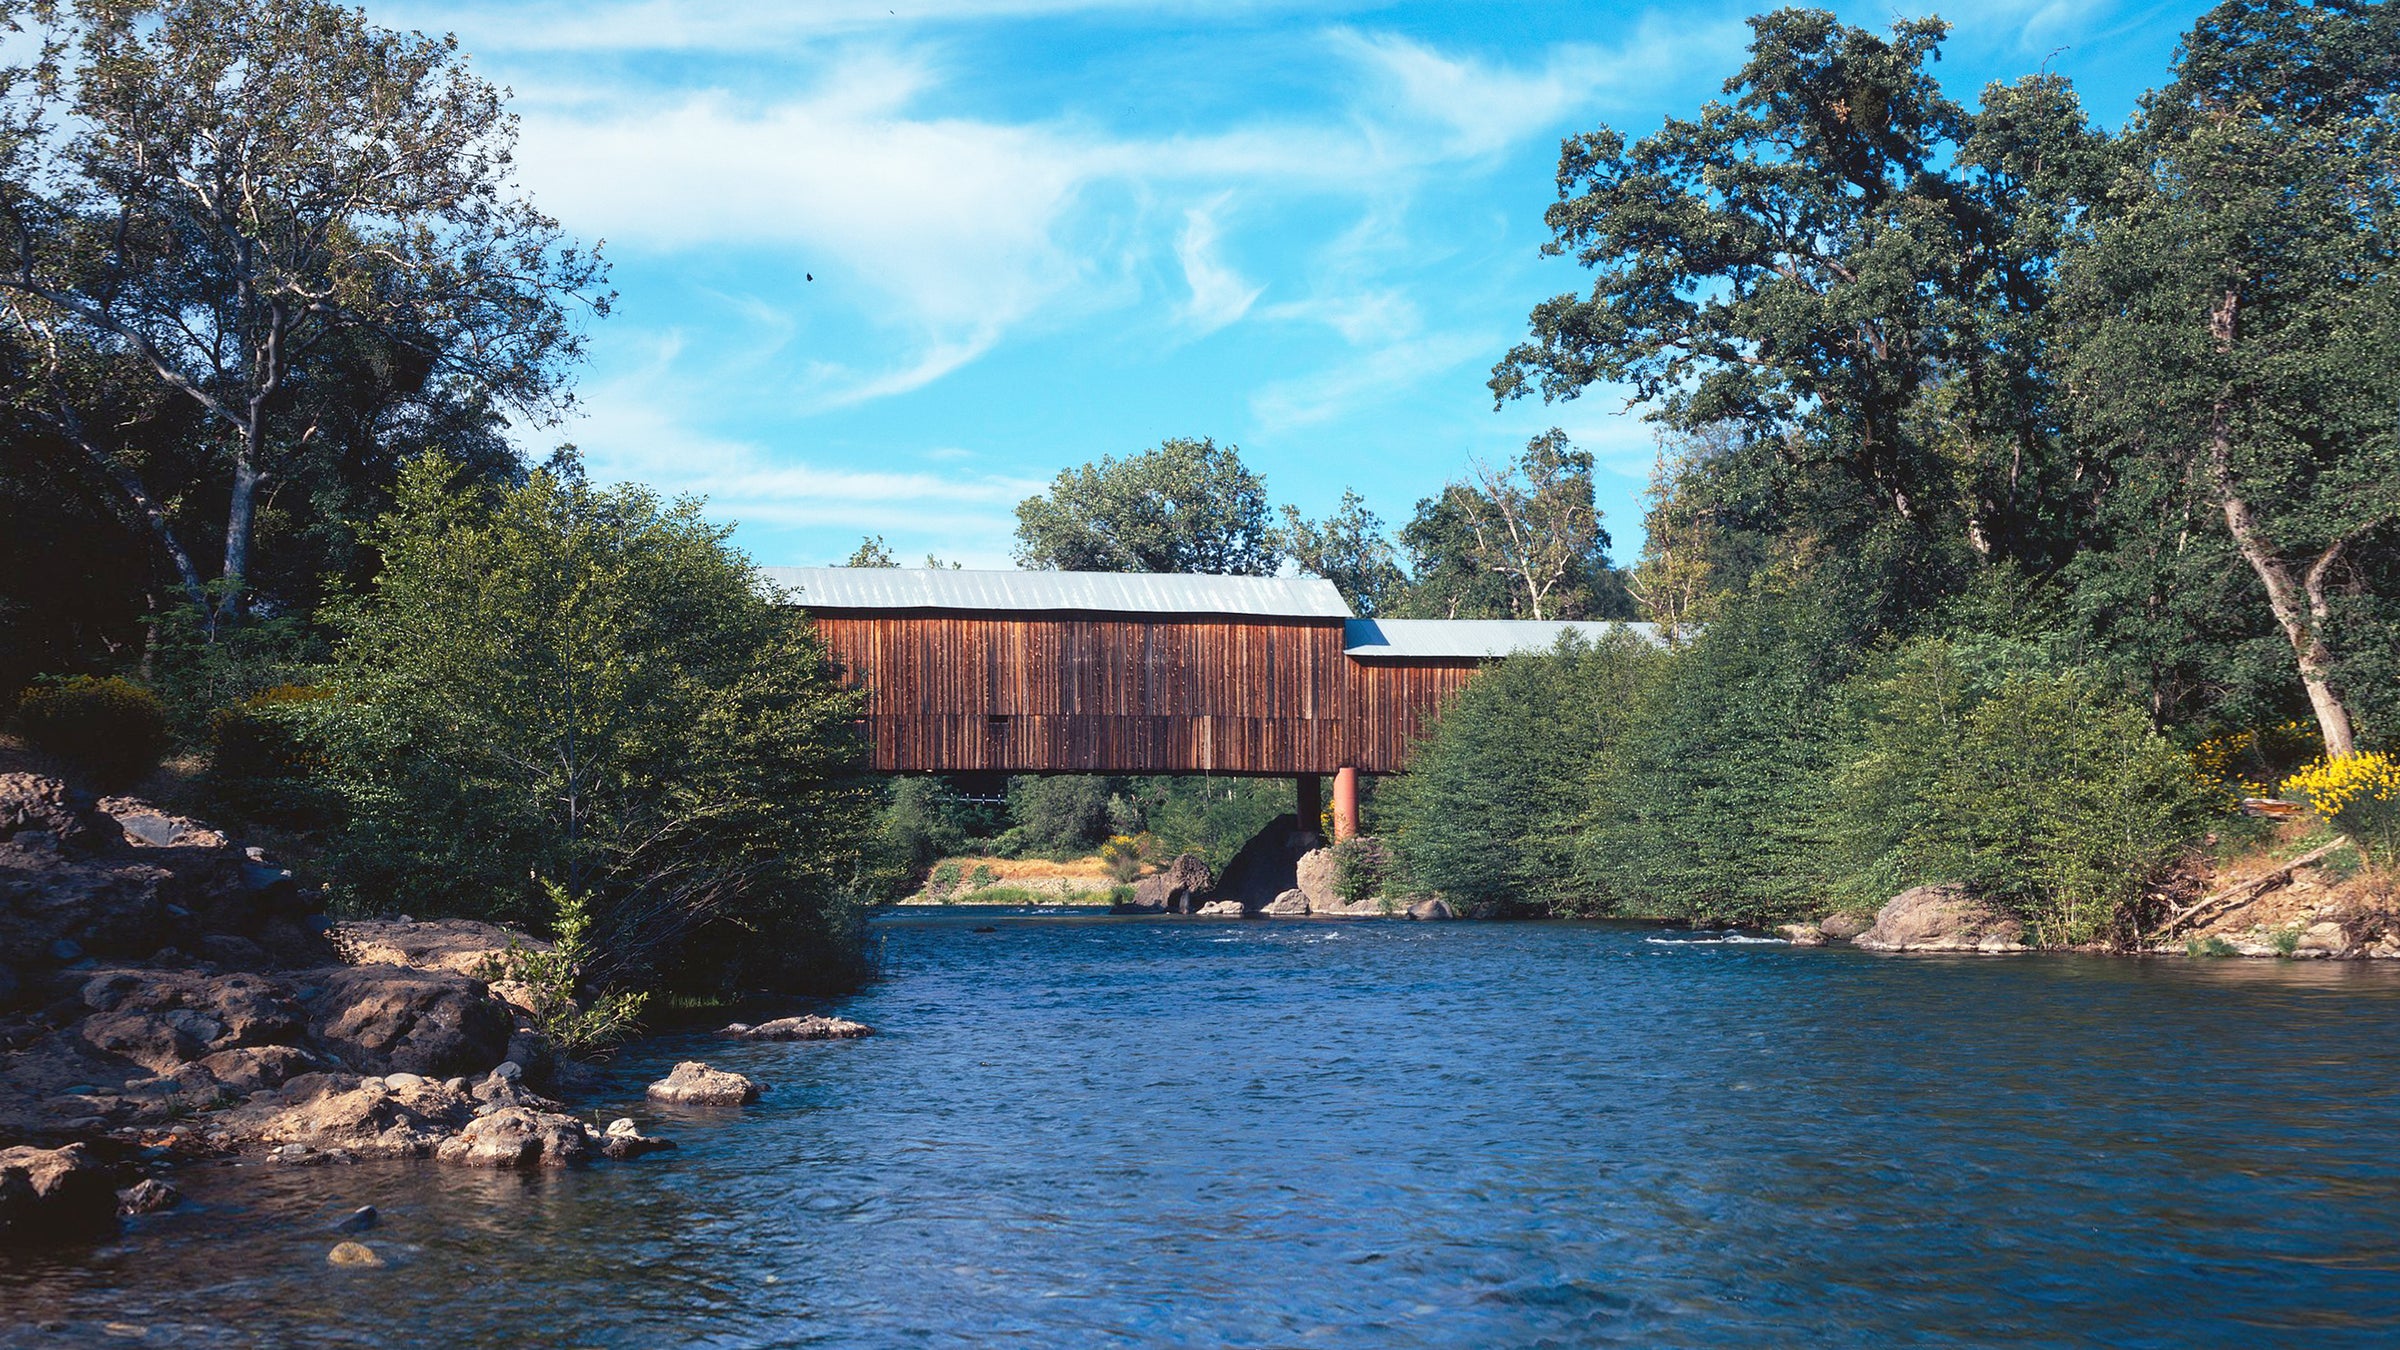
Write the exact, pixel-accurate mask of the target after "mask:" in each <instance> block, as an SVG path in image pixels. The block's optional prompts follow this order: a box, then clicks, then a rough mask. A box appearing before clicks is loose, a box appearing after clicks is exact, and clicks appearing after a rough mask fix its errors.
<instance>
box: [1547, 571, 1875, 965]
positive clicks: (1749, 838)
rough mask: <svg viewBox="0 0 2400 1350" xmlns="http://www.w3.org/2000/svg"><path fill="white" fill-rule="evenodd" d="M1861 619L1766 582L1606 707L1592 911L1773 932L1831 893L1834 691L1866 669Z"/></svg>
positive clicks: (1594, 817)
mask: <svg viewBox="0 0 2400 1350" xmlns="http://www.w3.org/2000/svg"><path fill="white" fill-rule="evenodd" d="M1860 608H1861V606H1860V605H1859V604H1858V603H1857V602H1856V601H1855V600H1854V599H1852V598H1847V597H1845V596H1844V595H1843V594H1842V593H1841V592H1839V591H1837V590H1833V589H1830V588H1821V587H1819V586H1817V585H1816V584H1815V583H1814V582H1813V581H1812V582H1810V583H1806V584H1803V583H1799V582H1793V581H1788V580H1779V581H1778V582H1777V583H1776V584H1775V585H1772V586H1770V585H1763V584H1762V585H1761V587H1760V588H1759V589H1757V590H1755V591H1752V592H1748V593H1745V594H1742V595H1739V596H1733V597H1729V598H1727V599H1726V600H1725V601H1724V602H1723V603H1722V604H1721V605H1720V606H1719V607H1718V609H1717V611H1716V613H1715V615H1714V617H1713V618H1712V619H1711V621H1710V623H1709V625H1708V627H1707V628H1706V629H1705V630H1704V631H1703V632H1702V633H1701V634H1700V636H1699V637H1698V639H1696V640H1694V641H1692V642H1690V643H1688V644H1686V645H1685V646H1684V647H1683V648H1682V649H1681V650H1679V651H1677V652H1675V653H1674V654H1673V655H1672V656H1668V657H1665V658H1664V659H1663V660H1661V661H1660V662H1659V663H1658V664H1657V665H1656V666H1655V667H1654V674H1653V675H1652V677H1651V678H1648V679H1645V680H1642V681H1639V682H1632V683H1628V684H1627V685H1626V686H1625V687H1624V688H1623V689H1622V690H1621V691H1620V692H1615V693H1611V694H1608V695H1606V696H1605V697H1603V698H1602V699H1601V700H1600V701H1599V702H1598V703H1597V704H1596V706H1595V710H1594V713H1593V715H1594V716H1595V717H1604V718H1607V719H1608V726H1609V728H1610V731H1609V735H1608V736H1607V738H1606V745H1605V753H1602V754H1600V756H1599V762H1598V763H1597V764H1596V765H1594V766H1593V768H1592V770H1591V773H1590V778H1591V786H1590V787H1589V788H1588V789H1586V793H1587V797H1588V802H1589V805H1588V807H1587V809H1586V811H1585V814H1584V816H1583V818H1582V821H1581V833H1580V836H1579V838H1578V840H1577V846H1578V849H1577V853H1576V855H1575V858H1574V864H1575V866H1576V868H1577V876H1578V878H1579V879H1580V880H1581V881H1582V883H1583V886H1582V894H1581V895H1579V896H1578V897H1577V900H1576V902H1577V904H1578V906H1579V907H1584V906H1589V907H1594V908H1601V909H1615V910H1631V911H1632V912H1636V913H1641V914H1646V915H1657V916H1661V917H1678V918H1685V919H1690V920H1694V921H1708V922H1718V921H1742V922H1752V923H1764V922H1769V921H1772V920H1775V919H1779V918H1785V917H1798V916H1800V911H1804V910H1806V909H1808V908H1809V907H1810V906H1811V905H1812V904H1813V902H1814V900H1815V898H1816V897H1819V896H1821V895H1823V894H1824V891H1825V889H1826V887H1827V886H1828V885H1829V884H1830V882H1831V877H1830V875H1829V873H1828V867H1829V865H1830V863H1831V860H1830V859H1829V858H1828V857H1827V855H1826V849H1825V839H1824V833H1825V831H1824V824H1823V817H1824V796H1825V786H1826V779H1827V777H1828V775H1829V774H1830V773H1831V772H1832V771H1833V770H1834V768H1835V767H1836V766H1837V765H1838V764H1839V763H1840V762H1841V758H1840V757H1841V747H1840V746H1839V744H1838V743H1837V733H1836V727H1835V721H1836V718H1835V711H1836V708H1835V704H1834V701H1833V699H1832V694H1833V691H1834V690H1835V689H1836V688H1838V687H1839V685H1840V682H1841V681H1842V680H1843V679H1845V678H1847V677H1848V676H1849V675H1850V673H1851V672H1852V671H1854V670H1855V669H1856V668H1857V661H1858V652H1859V634H1860V624H1861V623H1862V622H1863V620H1861V619H1860V617H1859V616H1858V613H1857V611H1858V610H1859V609H1860ZM1553 790H1555V789H1553Z"/></svg>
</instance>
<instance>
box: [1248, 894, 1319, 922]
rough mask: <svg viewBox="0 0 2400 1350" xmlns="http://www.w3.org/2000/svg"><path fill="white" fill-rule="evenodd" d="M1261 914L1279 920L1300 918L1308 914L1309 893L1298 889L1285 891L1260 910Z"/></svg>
mask: <svg viewBox="0 0 2400 1350" xmlns="http://www.w3.org/2000/svg"><path fill="white" fill-rule="evenodd" d="M1259 913H1261V914H1266V915H1271V916H1273V917H1275V918H1278V919H1291V918H1298V917H1299V916H1301V915H1303V914H1306V913H1308V893H1307V892H1306V891H1303V890H1300V889H1298V888H1296V887H1295V888H1294V889H1292V890H1288V891H1285V892H1283V893H1282V894H1281V895H1278V896H1276V897H1275V898H1274V899H1273V900H1270V901H1268V902H1267V907H1266V908H1265V909H1262V910H1260V911H1259Z"/></svg>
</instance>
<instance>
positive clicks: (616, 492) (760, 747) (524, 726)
mask: <svg viewBox="0 0 2400 1350" xmlns="http://www.w3.org/2000/svg"><path fill="white" fill-rule="evenodd" d="M450 475H451V468H450V466H448V465H447V464H446V463H444V462H442V461H440V460H436V459H427V460H425V461H422V462H420V463H419V464H417V465H415V466H412V468H411V469H410V471H409V472H408V473H407V474H406V475H404V476H403V479H402V481H401V484H400V490H399V498H398V500H399V504H398V507H397V509H396V510H395V511H394V513H393V514H392V515H391V516H390V517H388V518H387V519H386V520H385V521H384V522H383V523H382V524H381V525H380V526H379V527H378V528H377V529H376V531H375V532H374V541H375V543H376V544H377V546H378V547H379V548H380V549H381V550H382V552H383V556H384V561H385V565H384V571H383V573H382V575H381V576H380V577H379V578H378V580H377V583H376V585H375V586H374V588H373V589H372V590H370V591H368V592H366V593H364V594H362V595H360V596H359V597H358V598H357V599H356V600H355V601H353V602H351V603H349V604H347V605H345V606H344V607H343V608H342V609H341V610H340V611H339V612H338V614H337V615H336V623H337V625H338V628H339V630H340V632H341V634H342V638H341V641H340V643H339V646H338V648H337V650H336V653H335V660H334V664H333V666H332V669H331V671H330V678H329V681H328V682H329V684H330V685H331V687H332V688H333V689H334V690H335V692H336V693H337V694H338V695H339V697H338V698H334V699H329V700H325V701H323V702H321V703H318V704H314V705H312V717H311V719H310V724H311V730H312V733H313V735H314V737H315V743H316V744H317V745H319V746H322V747H323V750H324V753H325V754H326V756H327V761H328V763H329V765H330V768H329V770H328V772H327V775H326V777H327V780H328V782H329V784H330V786H331V787H332V788H333V789H334V790H335V791H336V792H337V793H338V794H339V795H340V798H341V800H342V803H343V806H344V808H345V812H346V820H345V824H344V828H343V829H342V830H341V832H340V833H339V835H338V837H337V838H336V839H335V840H334V841H333V843H332V846H331V848H330V850H329V862H330V863H331V864H332V870H333V875H334V879H335V881H336V884H337V885H338V887H339V888H340V891H341V892H342V894H343V895H344V896H345V897H346V898H347V899H348V900H349V901H350V902H351V903H353V904H356V905H359V906H361V907H363V908H368V909H380V908H385V907H392V906H398V905H403V904H405V905H406V906H407V907H408V908H409V909H410V911H411V912H413V913H418V914H425V913H449V914H466V915H477V916H483V917H490V918H499V919H516V920H519V921H530V922H542V921H546V920H548V919H549V918H550V917H551V912H550V911H551V906H550V905H549V904H548V902H547V900H546V893H545V891H544V889H543V888H542V887H541V886H538V885H536V884H535V883H534V882H533V880H532V879H533V878H537V877H540V878H553V879H555V880H556V881H557V883H558V884H559V885H560V886H562V887H564V888H565V890H566V892H567V894H568V895H569V896H570V897H572V898H574V899H575V900H576V901H578V902H580V903H585V904H588V905H589V906H590V907H591V908H590V913H591V916H592V923H593V934H594V936H593V950H594V951H595V953H596V954H597V955H596V957H595V967H594V968H592V969H587V970H586V971H585V972H584V974H585V978H587V979H591V980H596V981H597V982H599V983H601V984H604V985H616V986H625V987H633V986H639V985H644V984H647V983H649V982H651V981H652V980H656V979H665V980H667V981H668V982H669V983H671V984H674V985H678V986H681V987H687V988H688V987H719V986H723V987H736V988H755V987H758V986H759V985H762V984H765V985H774V986H782V987H798V986H803V985H807V984H810V983H825V982H832V981H838V980H843V979H849V978H855V976H856V975H857V974H858V973H859V972H860V970H861V969H862V966H861V960H862V958H861V946H860V944H861V941H862V938H863V934H862V931H861V929H860V926H859V925H860V920H861V916H862V912H863V908H864V906H865V905H866V903H867V897H868V895H869V894H871V893H872V892H875V891H878V890H881V889H885V888H886V887H888V885H889V884H890V883H889V881H888V880H879V879H877V878H876V877H875V876H874V875H873V873H872V867H873V858H874V856H875V852H876V851H875V849H874V847H873V842H874V840H873V827H874V818H873V813H874V805H875V803H874V796H873V789H872V788H871V787H870V785H869V784H868V783H867V781H866V780H865V779H864V778H863V776H861V774H860V773H859V769H860V759H861V754H860V746H859V743H858V742H857V740H856V738H855V736H854V735H853V733H852V731H851V725H850V724H851V722H852V720H853V719H854V718H856V717H857V716H858V715H859V706H860V704H859V699H858V697H857V695H855V694H854V693H850V692H846V691H844V690H842V689H841V688H839V687H838V686H837V685H836V684H835V683H834V681H833V679H832V677H831V675H830V673H829V672H828V670H827V668H826V664H825V660H824V654H823V651H822V649H821V648H820V646H819V645H818V642H817V640H816V637H815V635H814V633H813V631H812V630H811V628H810V627H809V625H808V623H807V620H806V619H805V617H804V616H803V615H801V614H800V612H798V611H797V610H794V609H792V608H790V607H788V606H785V605H782V604H779V603H777V602H776V601H774V600H773V599H771V598H770V597H768V596H766V595H764V594H762V593H761V592H760V590H759V588H758V587H757V585H756V582H755V579H754V574H753V572H752V570H751V568H750V566H749V563H748V561H747V560H746V559H744V558H743V557H742V556H741V555H740V554H738V553H735V552H734V551H732V550H731V549H730V548H728V547H727V546H726V545H725V542H724V535H725V532H724V530H722V529H721V528H719V527H716V526H713V525H710V524H709V523H707V522H706V521H705V520H704V519H703V518H702V517H701V514H700V507H699V504H698V503H697V502H692V501H683V502H677V503H675V504H672V505H667V504H662V503H661V502H659V501H658V500H657V499H656V498H655V497H653V496H651V495H650V494H649V493H647V492H644V491H642V490H640V489H638V488H630V487H629V488H618V489H613V490H606V491H603V490H599V489H595V488H592V487H590V486H588V485H587V484H585V483H583V482H582V481H580V480H579V479H574V478H562V477H559V476H555V475H553V474H551V473H548V472H540V473H536V474H534V475H533V477H532V478H531V480H530V481H528V482H527V483H526V484H525V485H523V486H522V487H516V488H509V489H503V490H498V491H477V490H468V491H453V490H451V488H450V486H449V482H448V480H449V478H450Z"/></svg>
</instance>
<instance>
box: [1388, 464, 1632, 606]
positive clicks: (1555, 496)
mask: <svg viewBox="0 0 2400 1350" xmlns="http://www.w3.org/2000/svg"><path fill="white" fill-rule="evenodd" d="M1400 542H1401V545H1402V546H1403V547H1405V548H1406V549H1407V550H1408V554H1409V562H1410V567H1411V570H1412V576H1411V578H1410V581H1409V583H1408V585H1407V587H1406V588H1405V589H1404V590H1402V591H1401V592H1399V593H1398V594H1397V595H1396V596H1394V597H1393V598H1392V599H1391V601H1390V610H1391V612H1392V613H1393V614H1394V615H1395V616H1397V617H1402V618H1429V619H1433V618H1439V619H1630V618H1632V617H1633V603H1632V600H1631V597H1629V596H1628V595H1627V594H1626V591H1625V583H1624V579H1623V578H1622V577H1620V576H1619V575H1618V574H1617V572H1616V569H1614V568H1613V567H1611V566H1610V565H1609V561H1608V545H1609V537H1608V531H1607V530H1605V529H1603V528H1601V526H1600V511H1599V508H1598V507H1596V506H1594V505H1593V494H1592V457H1591V455H1590V454H1589V453H1588V452H1585V451H1582V450H1577V449H1575V448H1574V447H1573V446H1572V445H1570V444H1568V442H1567V438H1566V435H1565V433H1563V432H1561V431H1559V430H1558V429H1557V428H1555V427H1553V428H1551V429H1550V430H1549V431H1547V432H1544V433H1543V434H1541V435H1539V436H1536V437H1534V438H1533V439H1532V440H1531V441H1530V442H1528V443H1527V444H1526V447H1525V453H1524V454H1523V455H1521V456H1519V457H1518V458H1517V459H1515V460H1513V461H1511V462H1510V463H1508V464H1505V465H1502V466H1501V467H1499V468H1497V469H1494V468H1492V467H1490V466H1487V465H1483V464H1477V465H1476V466H1475V472H1474V475H1473V481H1472V482H1461V483H1451V484H1449V485H1448V486H1446V487H1444V488H1443V489H1442V492H1441V495H1440V496H1438V497H1428V498H1426V499H1424V500H1423V501H1420V502H1418V503H1417V513H1416V516H1415V518H1414V519H1412V520H1410V521H1409V523H1408V525H1407V526H1406V528H1404V529H1402V530H1401V532H1400Z"/></svg>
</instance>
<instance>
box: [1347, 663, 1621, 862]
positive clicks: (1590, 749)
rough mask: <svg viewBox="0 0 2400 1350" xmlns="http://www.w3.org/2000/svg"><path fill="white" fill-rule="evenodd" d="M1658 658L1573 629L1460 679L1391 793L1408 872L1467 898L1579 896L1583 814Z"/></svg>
mask: <svg viewBox="0 0 2400 1350" xmlns="http://www.w3.org/2000/svg"><path fill="white" fill-rule="evenodd" d="M1661 660H1662V658H1661V657H1660V656H1659V654H1658V653H1656V652H1654V651H1652V650H1651V649H1650V648H1649V647H1648V646H1647V645H1646V644H1644V643H1643V642H1641V641H1640V639H1638V638H1635V637H1633V636H1631V635H1630V634H1615V635H1611V636H1610V637H1609V638H1608V639H1607V640H1606V641H1604V642H1602V643H1600V644H1599V645H1597V646H1587V645H1584V644H1582V643H1579V642H1576V641H1574V640H1573V639H1568V640H1566V641H1563V642H1562V643H1561V644H1560V645H1559V647H1558V648H1557V650H1555V651H1552V652H1548V653H1542V654H1536V655H1526V656H1512V657H1510V658H1508V659H1507V660H1505V661H1502V662H1501V663H1500V664H1499V665H1497V666H1495V667H1493V668H1492V669H1490V670H1488V671H1486V672H1485V673H1484V674H1483V675H1482V676H1481V677H1479V678H1477V679H1476V680H1475V681H1473V682H1472V683H1470V684H1469V685H1467V687H1466V688H1465V689H1464V690H1462V691H1460V693H1459V694H1458V696H1457V697H1456V698H1455V699H1454V700H1453V701H1452V702H1451V703H1450V705H1449V707H1448V708H1447V709H1446V710H1445V711H1444V713H1443V715H1442V717H1441V719H1440V721H1439V722H1438V723H1437V724H1436V725H1435V727H1434V730H1433V732H1432V734H1431V735H1430V736H1429V737H1428V738H1427V739H1426V740H1425V741H1423V742H1421V743H1420V744H1419V745H1418V746H1417V748H1416V750H1415V752H1414V758H1413V760H1412V762H1411V771H1410V772H1409V773H1408V774H1407V775H1406V776H1404V777H1402V778H1399V779H1397V780H1395V781H1394V782H1393V783H1392V784H1391V791H1390V793H1389V796H1388V797H1387V798H1386V800H1385V802H1384V803H1383V808H1382V809H1383V814H1384V817H1385V819H1386V820H1387V821H1388V822H1389V824H1388V827H1387V828H1388V831H1389V833H1390V835H1391V838H1392V842H1393V845H1394V847H1395V848H1396V850H1397V852H1398V854H1399V858H1400V861H1401V862H1402V864H1403V865H1404V866H1405V868H1406V870H1407V873H1408V875H1409V877H1410V879H1411V880H1412V881H1414V882H1417V883H1419V884H1422V885H1425V886H1429V887H1431V888H1433V889H1434V890H1436V891H1438V892H1440V893H1441V894H1443V895H1445V896H1447V897H1449V898H1450V899H1451V900H1452V901H1453V902H1456V903H1462V904H1476V903H1481V902H1485V901H1491V902H1497V903H1500V904H1503V905H1508V906H1515V907H1522V908H1533V909H1548V910H1571V909H1576V908H1579V907H1581V905H1582V903H1583V897H1581V896H1579V895H1578V894H1577V893H1576V892H1575V891H1574V889H1573V884H1572V882H1571V881H1570V878H1571V877H1572V876H1573V875H1574V873H1575V870H1576V869H1575V867H1574V866H1573V863H1574V857H1575V840H1574V833H1575V821H1576V818H1577V817H1578V815H1579V814H1581V813H1582V812H1584V811H1585V810H1586V809H1587V806H1588V803H1589V800H1590V790H1591V789H1590V783H1591V780H1592V776H1593V774H1594V772H1595V770H1596V768H1597V766H1598V765H1599V764H1601V763H1602V762H1603V761H1604V760H1605V758H1606V757H1607V756H1609V755H1610V754H1611V753H1613V752H1614V751H1615V750H1616V749H1617V748H1618V738H1619V737H1620V735H1621V733H1622V730H1623V728H1624V725H1625V719H1626V717H1627V712H1628V709H1629V708H1630V707H1631V706H1633V705H1634V704H1635V703H1636V702H1638V700H1639V699H1640V697H1641V695H1642V692H1643V691H1644V689H1645V688H1646V687H1647V685H1648V683H1649V681H1650V680H1651V679H1652V678H1653V676H1654V673H1655V671H1656V668H1657V667H1658V665H1659V663H1660V661H1661Z"/></svg>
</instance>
